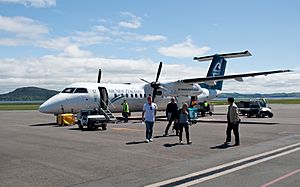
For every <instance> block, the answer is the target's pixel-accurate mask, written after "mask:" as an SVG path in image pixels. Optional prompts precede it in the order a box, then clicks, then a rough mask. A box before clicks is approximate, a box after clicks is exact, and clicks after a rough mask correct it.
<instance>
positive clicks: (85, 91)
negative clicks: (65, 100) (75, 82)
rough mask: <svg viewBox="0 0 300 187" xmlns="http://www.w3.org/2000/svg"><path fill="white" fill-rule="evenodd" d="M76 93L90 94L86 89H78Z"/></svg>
mask: <svg viewBox="0 0 300 187" xmlns="http://www.w3.org/2000/svg"><path fill="white" fill-rule="evenodd" d="M74 93H88V91H87V89H86V88H76V90H75V92H74Z"/></svg>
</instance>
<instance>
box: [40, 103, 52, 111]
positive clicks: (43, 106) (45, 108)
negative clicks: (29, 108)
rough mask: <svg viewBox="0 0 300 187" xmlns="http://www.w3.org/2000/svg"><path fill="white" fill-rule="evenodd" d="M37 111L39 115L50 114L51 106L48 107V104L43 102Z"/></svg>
mask: <svg viewBox="0 0 300 187" xmlns="http://www.w3.org/2000/svg"><path fill="white" fill-rule="evenodd" d="M39 111H40V112H41V113H51V106H50V105H49V103H48V102H47V101H46V102H44V103H43V104H42V105H41V106H40V107H39Z"/></svg>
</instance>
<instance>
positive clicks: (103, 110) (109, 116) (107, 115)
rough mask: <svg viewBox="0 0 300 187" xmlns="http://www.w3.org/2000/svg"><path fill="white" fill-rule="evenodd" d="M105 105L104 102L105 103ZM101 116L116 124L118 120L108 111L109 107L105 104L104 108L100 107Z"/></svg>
mask: <svg viewBox="0 0 300 187" xmlns="http://www.w3.org/2000/svg"><path fill="white" fill-rule="evenodd" d="M103 103H104V102H103ZM99 112H100V114H102V115H104V116H105V118H106V120H107V121H109V122H116V121H117V118H116V117H115V116H114V115H113V113H112V112H111V111H110V110H109V109H108V107H107V105H106V104H105V103H104V107H102V108H101V107H100V110H99Z"/></svg>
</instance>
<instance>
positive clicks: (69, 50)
mask: <svg viewBox="0 0 300 187" xmlns="http://www.w3.org/2000/svg"><path fill="white" fill-rule="evenodd" d="M61 55H62V56H66V57H73V58H82V57H90V56H92V53H91V52H89V51H84V50H81V49H79V47H78V46H77V45H69V46H67V47H66V48H65V50H64V52H63V53H62V54H61Z"/></svg>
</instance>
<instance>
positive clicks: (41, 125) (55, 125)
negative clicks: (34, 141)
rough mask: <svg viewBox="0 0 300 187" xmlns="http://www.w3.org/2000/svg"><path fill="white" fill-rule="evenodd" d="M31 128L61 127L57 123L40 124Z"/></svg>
mask: <svg viewBox="0 0 300 187" xmlns="http://www.w3.org/2000/svg"><path fill="white" fill-rule="evenodd" d="M29 126H31V127H44V126H53V127H59V126H58V125H57V123H39V124H33V125H29Z"/></svg>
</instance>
